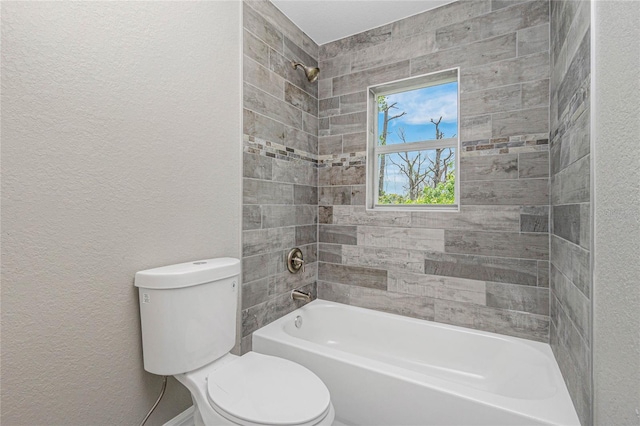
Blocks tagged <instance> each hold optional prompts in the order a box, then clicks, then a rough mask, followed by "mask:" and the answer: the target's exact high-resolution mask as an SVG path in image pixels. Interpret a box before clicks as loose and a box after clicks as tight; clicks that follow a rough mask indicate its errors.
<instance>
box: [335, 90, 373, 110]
mask: <svg viewBox="0 0 640 426" xmlns="http://www.w3.org/2000/svg"><path fill="white" fill-rule="evenodd" d="M366 111H367V92H366V91H362V92H358V93H350V94H348V95H342V96H340V113H341V114H351V113H353V112H366Z"/></svg>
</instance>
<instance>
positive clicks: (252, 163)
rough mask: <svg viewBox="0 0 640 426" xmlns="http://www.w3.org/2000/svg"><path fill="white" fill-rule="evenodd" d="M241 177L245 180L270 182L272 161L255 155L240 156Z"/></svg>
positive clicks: (245, 154)
mask: <svg viewBox="0 0 640 426" xmlns="http://www.w3.org/2000/svg"><path fill="white" fill-rule="evenodd" d="M242 165H243V168H242V175H243V177H246V178H254V179H263V180H271V178H272V176H273V160H272V159H271V158H269V157H265V156H263V155H257V154H249V153H246V152H245V153H243V154H242Z"/></svg>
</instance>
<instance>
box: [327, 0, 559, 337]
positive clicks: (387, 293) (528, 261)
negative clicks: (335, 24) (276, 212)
mask: <svg viewBox="0 0 640 426" xmlns="http://www.w3.org/2000/svg"><path fill="white" fill-rule="evenodd" d="M319 58H320V69H321V72H320V80H319V84H318V88H319V89H318V90H319V93H318V94H319V111H318V114H319V118H320V121H319V130H318V132H319V133H318V136H319V138H318V160H319V170H318V204H319V207H318V209H319V222H320V223H319V242H318V246H319V248H318V260H319V263H318V285H317V286H318V297H320V298H322V299H328V300H334V301H337V302H341V303H348V304H352V305H357V306H363V307H367V308H373V309H378V310H383V311H388V312H393V313H399V314H403V315H408V316H412V317H418V318H425V319H430V320H435V321H439V322H445V323H450V324H456V325H462V326H467V327H472V328H476V329H482V330H489V331H494V332H498V333H503V334H508V335H515V336H520V337H525V338H529V339H534V340H539V341H544V342H547V341H548V338H549V322H550V321H549V288H548V287H549V278H548V272H549V262H548V260H549V234H548V232H549V224H548V217H549V207H548V205H549V190H548V188H549V150H548V147H549V145H548V135H549V120H548V117H549V2H548V1H529V2H513V1H499V0H493V1H490V0H472V1H458V2H455V3H451V4H449V5H446V6H443V7H440V8H438V9H435V10H432V11H429V12H426V13H423V14H420V15H416V16H413V17H409V18H407V19H403V20H400V21H397V22H394V23H392V24H389V25H385V26H382V27H379V28H375V29H372V30H370V31H367V32H364V33H360V34H356V35H354V36H351V37H348V38H344V39H341V40H338V41H335V42H332V43H329V44H326V45H323V46H321V47H320V53H319ZM452 67H460V91H461V96H460V98H461V117H460V122H461V131H460V133H461V134H460V137H461V143H462V152H461V164H460V172H461V173H460V178H461V184H460V188H461V197H460V199H461V211H460V212H459V213H452V212H397V213H396V212H368V211H366V210H365V199H364V194H365V161H364V157H365V147H366V140H365V126H366V112H365V111H366V88H367V86H368V85H372V84H379V83H384V82H388V81H392V80H397V79H401V78H406V77H410V76H416V75H420V74H424V73H429V72H434V71H438V70H444V69H447V68H452ZM432 118H434V119H437V118H438V117H432Z"/></svg>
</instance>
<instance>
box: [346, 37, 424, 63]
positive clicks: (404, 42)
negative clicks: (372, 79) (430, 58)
mask: <svg viewBox="0 0 640 426" xmlns="http://www.w3.org/2000/svg"><path fill="white" fill-rule="evenodd" d="M434 47H435V34H434V33H432V32H426V33H423V34H422V36H421V37H416V38H412V39H396V38H393V39H392V40H389V41H387V42H385V43H380V44H377V45H375V46H371V47H369V48H367V49H362V50H359V51H357V52H355V54H354V55H353V56H352V58H351V72H352V73H353V72H358V71H363V70H367V69H370V68H375V67H379V66H381V65H386V64H391V63H394V62H399V61H402V60H405V59H407V58H409V59H410V58H415V57H417V56H421V55H425V54H427V53H431V52H433V51H434V50H435V49H434Z"/></svg>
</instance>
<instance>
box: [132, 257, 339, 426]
mask: <svg viewBox="0 0 640 426" xmlns="http://www.w3.org/2000/svg"><path fill="white" fill-rule="evenodd" d="M239 278H240V261H239V260H238V259H233V258H219V259H208V260H200V261H195V262H187V263H181V264H178V265H171V266H165V267H161V268H155V269H148V270H146V271H140V272H138V273H136V276H135V286H136V287H138V291H139V298H140V320H141V326H142V349H143V358H144V369H145V370H146V371H148V372H150V373H153V374H158V375H163V376H169V375H173V376H174V377H175V378H176V379H177V380H178V381H179V382H180V383H182V384H183V385H184V386H185V387H186V388H187V389H189V391H190V392H191V397H192V400H193V404H194V407H195V411H194V421H195V424H196V425H198V426H202V425H204V426H211V425H247V426H258V425H260V426H264V425H270V426H276V425H278V426H284V425H287V426H298V425H300V426H315V425H318V426H325V425H331V424H332V423H333V421H334V418H335V412H334V409H333V405H332V404H331V399H330V396H329V390H328V389H327V387H326V386H325V384H324V383H323V382H322V381H321V380H320V379H319V378H318V377H317V376H316V375H315V374H313V373H312V372H311V371H310V370H308V369H306V368H305V367H303V366H301V365H299V364H296V363H294V362H292V361H289V360H286V359H282V358H277V357H272V356H268V355H262V354H258V353H256V352H248V353H246V354H245V355H242V356H237V355H233V354H231V353H229V351H230V350H231V348H233V346H234V343H235V337H236V310H237V304H238V287H239V283H240V279H239Z"/></svg>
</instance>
